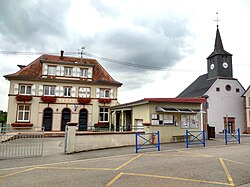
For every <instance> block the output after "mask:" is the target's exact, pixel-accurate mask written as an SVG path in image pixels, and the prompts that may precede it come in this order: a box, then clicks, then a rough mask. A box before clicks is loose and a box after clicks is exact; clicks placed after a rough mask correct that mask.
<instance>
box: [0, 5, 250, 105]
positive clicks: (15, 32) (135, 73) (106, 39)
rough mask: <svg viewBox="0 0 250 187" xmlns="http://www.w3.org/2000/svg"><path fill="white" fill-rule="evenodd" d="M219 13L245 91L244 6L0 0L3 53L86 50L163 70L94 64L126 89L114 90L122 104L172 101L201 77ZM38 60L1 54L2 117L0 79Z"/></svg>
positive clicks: (248, 13)
mask: <svg viewBox="0 0 250 187" xmlns="http://www.w3.org/2000/svg"><path fill="white" fill-rule="evenodd" d="M225 5H226V6H225ZM217 11H218V12H219V19H220V20H221V21H220V23H219V25H220V32H221V36H222V40H223V44H224V48H225V49H226V50H227V51H228V52H230V53H232V54H233V55H234V56H233V64H234V77H235V78H238V80H239V81H240V82H241V83H242V84H243V86H244V87H245V88H247V87H248V85H249V81H247V77H246V76H247V75H246V74H247V72H245V71H246V69H247V68H250V67H249V60H248V57H247V56H246V54H248V53H249V52H248V50H247V49H249V43H250V36H249V34H248V33H250V28H249V25H248V24H246V23H248V22H249V18H250V4H249V2H248V1H247V0H238V1H234V0H220V1H217V0H209V1H202V2H201V1H200V0H189V1H186V0H178V1H175V0H155V1H143V0H113V1H111V0H109V1H108V0H72V1H70V0H53V1H51V0H22V1H16V0H1V1H0V43H1V45H0V51H4V50H8V51H47V52H59V51H60V50H61V49H63V50H64V51H65V52H67V51H68V52H69V51H70V52H72V51H73V52H74V51H75V52H77V49H80V48H81V47H82V46H84V47H85V48H86V49H85V50H86V52H90V53H92V54H95V55H98V56H102V57H108V58H112V59H117V60H121V61H127V62H132V63H137V64H143V65H148V66H156V67H160V68H162V69H164V68H167V69H165V71H155V70H147V69H139V68H134V67H129V66H124V65H118V64H115V63H112V62H108V61H103V60H99V59H97V60H98V61H99V62H100V63H101V64H102V65H103V66H104V67H105V69H106V70H107V71H108V72H109V73H110V74H111V76H112V77H113V78H115V79H116V80H117V81H120V82H122V83H124V85H123V86H122V87H121V88H120V89H119V101H120V102H121V103H123V102H128V101H133V100H136V99H141V98H144V97H176V95H178V94H179V93H180V92H181V91H182V90H183V89H185V88H186V87H187V86H188V85H189V84H190V83H191V82H193V81H194V80H195V79H196V78H197V77H198V76H199V75H201V74H204V73H206V57H207V56H208V55H209V54H210V53H211V52H212V51H213V45H214V39H215V31H216V23H215V22H214V19H215V17H216V14H215V13H216V12H217ZM37 57H38V56H37V55H4V54H1V53H0V63H1V66H0V81H1V87H2V89H1V91H0V97H1V102H0V110H1V109H2V110H7V101H8V89H9V85H8V84H9V83H8V81H6V80H4V78H3V77H2V76H3V75H5V74H9V73H13V72H15V71H17V70H18V68H17V66H16V65H17V64H25V65H26V64H28V63H30V62H31V61H33V60H34V59H35V58H37ZM86 57H88V56H86ZM248 80H249V78H248Z"/></svg>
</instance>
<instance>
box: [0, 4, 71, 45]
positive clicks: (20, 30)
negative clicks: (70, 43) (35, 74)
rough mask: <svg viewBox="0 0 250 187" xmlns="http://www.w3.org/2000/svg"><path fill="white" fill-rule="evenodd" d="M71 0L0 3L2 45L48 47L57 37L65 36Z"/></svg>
mask: <svg viewBox="0 0 250 187" xmlns="http://www.w3.org/2000/svg"><path fill="white" fill-rule="evenodd" d="M68 5H69V3H68V1H61V0H53V1H49V0H44V1H20V2H18V3H17V2H16V1H15V0H3V1H1V6H0V18H1V21H0V26H1V31H0V32H1V34H2V35H4V42H3V44H4V45H2V46H1V47H2V48H4V49H9V50H13V49H15V50H22V49H26V50H27V49H32V48H34V49H43V50H44V49H46V47H47V46H49V45H48V44H50V43H53V41H54V40H57V39H58V38H60V39H63V36H64V35H65V30H66V26H65V25H64V21H65V16H66V13H67V7H68Z"/></svg>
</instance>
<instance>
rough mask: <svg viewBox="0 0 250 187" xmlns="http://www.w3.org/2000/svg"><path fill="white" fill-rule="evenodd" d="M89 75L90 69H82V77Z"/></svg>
mask: <svg viewBox="0 0 250 187" xmlns="http://www.w3.org/2000/svg"><path fill="white" fill-rule="evenodd" d="M87 75H88V69H80V77H84V78H86V77H87Z"/></svg>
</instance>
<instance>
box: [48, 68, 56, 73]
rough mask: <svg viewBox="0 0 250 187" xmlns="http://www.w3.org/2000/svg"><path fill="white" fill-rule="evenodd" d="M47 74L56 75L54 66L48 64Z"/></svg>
mask: <svg viewBox="0 0 250 187" xmlns="http://www.w3.org/2000/svg"><path fill="white" fill-rule="evenodd" d="M48 75H56V66H48Z"/></svg>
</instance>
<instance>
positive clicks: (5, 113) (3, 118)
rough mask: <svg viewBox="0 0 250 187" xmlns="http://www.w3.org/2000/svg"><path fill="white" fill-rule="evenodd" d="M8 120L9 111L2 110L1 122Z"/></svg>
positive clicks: (0, 114)
mask: <svg viewBox="0 0 250 187" xmlns="http://www.w3.org/2000/svg"><path fill="white" fill-rule="evenodd" d="M6 122H7V112H2V111H0V123H6Z"/></svg>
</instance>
